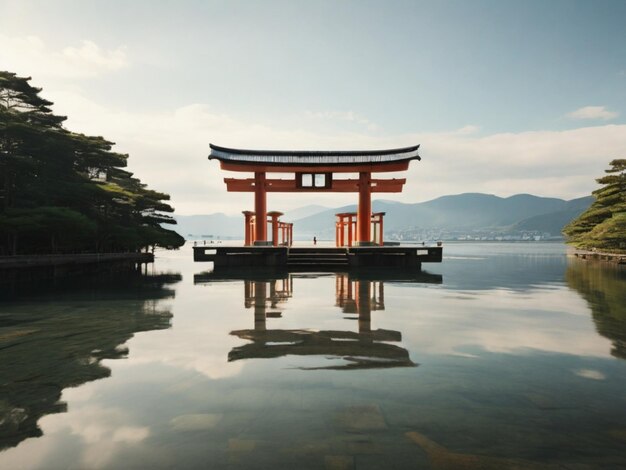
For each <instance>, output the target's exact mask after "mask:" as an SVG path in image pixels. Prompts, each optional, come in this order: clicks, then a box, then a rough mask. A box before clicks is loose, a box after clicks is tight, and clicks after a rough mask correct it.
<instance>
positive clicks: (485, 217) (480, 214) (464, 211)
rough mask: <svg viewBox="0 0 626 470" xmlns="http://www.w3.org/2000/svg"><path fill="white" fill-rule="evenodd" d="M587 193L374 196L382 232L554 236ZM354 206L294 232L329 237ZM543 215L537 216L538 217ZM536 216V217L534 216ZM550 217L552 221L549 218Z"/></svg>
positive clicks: (583, 204)
mask: <svg viewBox="0 0 626 470" xmlns="http://www.w3.org/2000/svg"><path fill="white" fill-rule="evenodd" d="M592 200H593V199H592V198H591V197H586V198H580V199H574V200H572V201H565V200H563V199H557V198H546V197H538V196H533V195H531V194H518V195H515V196H511V197H508V198H501V197H498V196H494V195H491V194H481V193H466V194H458V195H454V196H443V197H440V198H437V199H433V200H431V201H427V202H422V203H416V204H405V203H400V202H391V201H374V202H373V203H372V206H373V211H374V212H385V213H386V215H385V231H386V232H387V231H402V230H407V229H420V230H429V229H439V230H448V231H474V230H490V229H492V230H513V227H515V226H516V224H521V225H520V226H519V228H517V229H515V230H528V231H532V230H537V231H542V228H543V227H546V226H548V228H550V230H545V231H546V232H549V233H551V234H553V235H558V234H560V231H561V228H562V227H563V226H564V225H565V224H566V223H567V222H569V220H571V219H572V218H574V217H576V216H577V215H578V214H580V213H581V212H582V211H583V210H585V209H586V208H587V207H588V206H589V205H590V204H591V201H592ZM351 211H356V205H350V206H344V207H339V208H337V209H331V210H328V211H324V212H321V213H319V214H315V215H313V216H309V217H305V218H303V219H300V220H297V221H296V222H295V225H296V226H297V231H298V233H299V234H302V235H303V236H308V235H315V234H317V235H318V236H322V237H325V236H328V235H332V234H333V233H334V220H335V217H334V214H335V213H336V212H351ZM540 216H541V217H540ZM537 217H539V218H538V219H535V218H537ZM551 219H554V220H553V221H552V223H551V224H549V223H548V221H550V220H551Z"/></svg>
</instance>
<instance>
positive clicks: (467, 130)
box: [456, 124, 480, 135]
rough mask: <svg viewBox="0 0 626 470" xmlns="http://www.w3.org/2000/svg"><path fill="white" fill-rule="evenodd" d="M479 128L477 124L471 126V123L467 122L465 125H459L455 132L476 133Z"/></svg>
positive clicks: (461, 133)
mask: <svg viewBox="0 0 626 470" xmlns="http://www.w3.org/2000/svg"><path fill="white" fill-rule="evenodd" d="M479 130H480V127H479V126H473V125H471V124H468V125H467V126H463V127H461V128H460V129H458V130H457V131H456V132H457V134H460V135H470V134H476V133H477V132H478V131H479Z"/></svg>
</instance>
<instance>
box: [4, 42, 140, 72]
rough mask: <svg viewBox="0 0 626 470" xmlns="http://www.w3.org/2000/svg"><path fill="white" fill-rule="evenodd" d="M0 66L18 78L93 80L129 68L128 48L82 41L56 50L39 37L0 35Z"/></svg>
mask: <svg viewBox="0 0 626 470" xmlns="http://www.w3.org/2000/svg"><path fill="white" fill-rule="evenodd" d="M0 44H1V45H2V47H1V48H0V63H2V64H3V68H4V69H5V70H11V71H12V72H16V73H17V74H18V75H26V76H31V75H32V76H35V77H37V80H38V81H40V80H41V81H45V80H46V79H47V78H49V77H51V78H64V79H68V78H90V77H94V76H97V75H99V74H101V73H107V72H113V71H116V70H119V69H122V68H124V67H127V66H128V65H129V60H128V57H127V52H126V47H124V46H119V47H117V48H115V49H110V50H107V49H103V48H101V47H100V46H98V45H97V44H96V43H94V42H93V41H89V40H83V41H81V42H80V44H79V45H77V46H76V45H71V46H67V47H64V48H63V49H61V50H54V49H52V48H51V47H50V45H49V44H48V43H47V42H46V41H44V40H43V39H41V38H40V37H38V36H22V37H11V36H6V35H3V34H0Z"/></svg>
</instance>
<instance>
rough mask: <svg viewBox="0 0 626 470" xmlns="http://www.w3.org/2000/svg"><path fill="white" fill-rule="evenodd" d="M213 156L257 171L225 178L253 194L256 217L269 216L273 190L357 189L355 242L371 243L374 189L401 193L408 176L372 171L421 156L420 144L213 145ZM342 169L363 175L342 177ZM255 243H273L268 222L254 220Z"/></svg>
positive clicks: (229, 185) (230, 187)
mask: <svg viewBox="0 0 626 470" xmlns="http://www.w3.org/2000/svg"><path fill="white" fill-rule="evenodd" d="M210 147H211V154H210V155H209V159H215V160H219V162H220V167H221V168H222V170H226V171H237V172H247V173H253V174H254V178H241V179H238V178H224V182H225V183H226V189H227V191H229V192H253V193H254V213H255V216H256V220H259V221H265V220H266V219H267V193H268V192H284V193H288V192H312V193H316V192H319V193H323V192H327V193H328V192H331V193H332V192H335V193H338V192H342V193H345V192H357V193H359V204H358V210H357V224H356V232H357V234H356V235H357V236H356V245H358V246H365V245H371V244H372V240H371V216H372V197H371V195H372V193H399V192H402V188H403V186H404V183H406V178H392V179H375V178H372V173H382V172H399V171H406V170H408V168H409V163H410V162H411V160H420V156H419V155H418V149H419V145H415V146H413V147H405V148H399V149H390V150H363V151H358V150H354V151H352V150H350V151H285V150H242V149H233V148H226V147H218V146H217V145H213V144H211V145H210ZM267 173H293V178H292V179H268V178H267V177H266V174H267ZM338 173H357V174H358V178H347V179H339V178H336V177H335V175H336V174H338ZM254 230H255V234H254V235H255V237H254V238H255V241H254V244H255V245H268V244H271V241H268V239H267V224H266V223H257V224H255V228H254Z"/></svg>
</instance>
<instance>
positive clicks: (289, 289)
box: [196, 273, 441, 370]
mask: <svg viewBox="0 0 626 470" xmlns="http://www.w3.org/2000/svg"><path fill="white" fill-rule="evenodd" d="M298 277H310V275H308V276H307V275H297V274H286V275H285V277H282V278H278V279H262V280H251V279H244V280H243V283H244V306H245V308H247V309H252V310H253V312H254V324H253V328H251V329H242V330H234V331H231V332H230V334H231V335H233V336H237V337H239V338H241V339H245V340H248V341H250V343H248V344H245V345H242V346H238V347H235V348H233V349H232V350H231V351H230V352H229V354H228V360H229V361H238V360H242V359H260V358H265V359H268V358H278V357H283V356H287V355H297V356H323V357H325V359H326V360H328V361H334V362H331V363H330V364H329V365H323V366H318V367H301V369H305V370H317V369H330V370H347V369H373V368H391V367H415V366H416V364H415V363H414V362H413V361H412V360H411V359H410V357H409V352H408V351H407V350H406V349H405V348H403V347H400V346H398V345H396V344H390V343H398V342H400V341H402V333H401V332H400V331H394V330H387V329H380V328H379V329H375V330H373V329H372V325H371V322H372V312H373V311H377V310H384V309H385V300H384V299H385V296H384V286H385V283H384V281H382V280H370V279H369V278H368V277H372V276H367V275H365V276H363V277H364V278H359V277H355V276H351V275H349V274H346V273H337V274H335V306H337V307H339V308H340V309H341V312H342V313H343V314H345V315H346V316H345V317H344V319H346V320H357V331H353V330H352V329H348V328H347V329H346V330H314V329H310V328H301V329H278V328H271V329H268V327H267V319H268V318H281V317H282V315H283V308H282V307H281V304H283V303H285V302H287V300H288V299H289V298H291V297H292V295H293V289H294V287H293V284H294V279H297V278H298ZM376 277H384V276H381V274H380V273H378V274H377V275H376ZM396 277H397V276H396ZM217 278H219V274H218V275H216V274H208V275H203V276H201V277H196V282H203V281H209V280H211V279H213V280H215V279H217ZM418 278H419V279H420V280H421V281H422V282H434V283H440V282H441V276H436V275H429V274H428V273H419V274H418ZM390 279H393V277H390ZM414 279H415V276H411V278H410V280H411V281H413V280H414ZM405 280H406V279H405ZM337 361H341V363H339V364H338V363H337Z"/></svg>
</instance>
